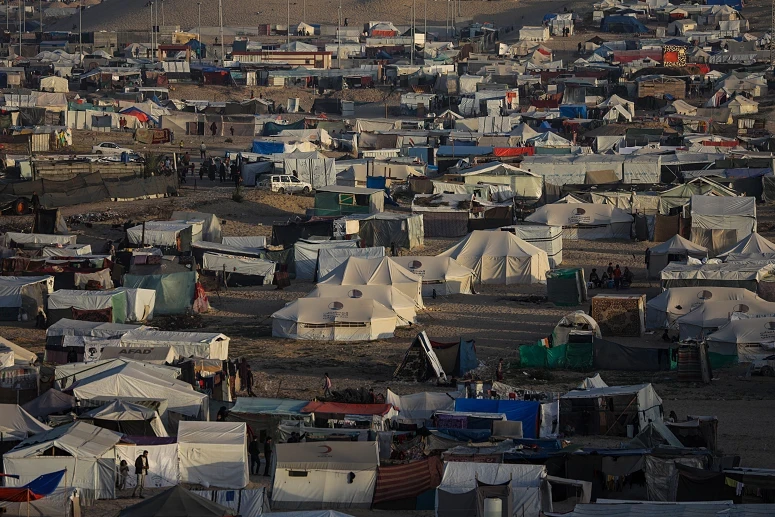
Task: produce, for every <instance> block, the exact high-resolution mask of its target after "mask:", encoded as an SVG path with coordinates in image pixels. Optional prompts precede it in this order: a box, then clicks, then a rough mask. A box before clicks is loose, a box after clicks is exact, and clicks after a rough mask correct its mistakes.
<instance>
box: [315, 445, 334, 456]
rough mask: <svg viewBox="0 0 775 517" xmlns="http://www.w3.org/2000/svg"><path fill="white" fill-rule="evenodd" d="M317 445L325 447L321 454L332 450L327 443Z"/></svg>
mask: <svg viewBox="0 0 775 517" xmlns="http://www.w3.org/2000/svg"><path fill="white" fill-rule="evenodd" d="M318 447H321V448H323V449H325V451H323V454H328V453H329V452H331V451H332V450H333V449H332V448H331V447H329V446H328V445H318Z"/></svg>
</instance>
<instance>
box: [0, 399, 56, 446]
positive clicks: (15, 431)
mask: <svg viewBox="0 0 775 517" xmlns="http://www.w3.org/2000/svg"><path fill="white" fill-rule="evenodd" d="M50 430H51V428H50V427H49V426H47V425H46V424H42V423H41V422H39V421H38V420H37V419H35V417H34V416H33V415H31V414H30V413H28V412H27V411H26V410H24V409H23V408H22V407H20V406H18V405H17V404H0V442H2V444H0V447H1V448H2V450H3V451H5V450H8V449H9V448H10V447H9V446H6V443H8V442H21V441H22V440H26V439H27V438H29V437H30V436H32V435H36V434H39V433H45V432H47V431H50Z"/></svg>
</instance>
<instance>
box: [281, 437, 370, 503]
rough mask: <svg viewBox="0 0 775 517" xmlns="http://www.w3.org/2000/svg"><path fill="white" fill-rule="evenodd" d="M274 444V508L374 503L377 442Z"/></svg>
mask: <svg viewBox="0 0 775 517" xmlns="http://www.w3.org/2000/svg"><path fill="white" fill-rule="evenodd" d="M275 448H276V449H275V456H276V465H275V473H274V481H273V485H272V508H274V509H289V510H301V509H304V508H358V507H363V508H368V507H369V506H371V501H372V497H373V496H374V489H375V487H376V484H377V467H379V454H378V452H377V450H378V449H377V442H308V443H280V444H277V445H276V446H275ZM298 472H303V473H304V475H298V474H297V473H298Z"/></svg>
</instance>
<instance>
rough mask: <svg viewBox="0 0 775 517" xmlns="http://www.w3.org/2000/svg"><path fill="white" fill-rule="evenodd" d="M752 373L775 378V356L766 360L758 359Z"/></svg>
mask: <svg viewBox="0 0 775 517" xmlns="http://www.w3.org/2000/svg"><path fill="white" fill-rule="evenodd" d="M751 373H753V374H759V375H765V376H767V377H775V355H768V356H767V357H765V358H764V359H756V360H755V361H754V362H753V369H752V371H751Z"/></svg>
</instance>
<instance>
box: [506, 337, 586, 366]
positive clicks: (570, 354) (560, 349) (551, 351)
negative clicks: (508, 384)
mask: <svg viewBox="0 0 775 517" xmlns="http://www.w3.org/2000/svg"><path fill="white" fill-rule="evenodd" d="M593 355H594V346H593V345H592V343H569V344H566V345H560V346H555V347H552V348H546V347H545V346H543V345H541V344H537V345H522V346H520V347H519V365H520V366H521V367H523V368H550V369H560V368H570V369H579V370H583V369H589V368H592V359H593Z"/></svg>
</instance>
